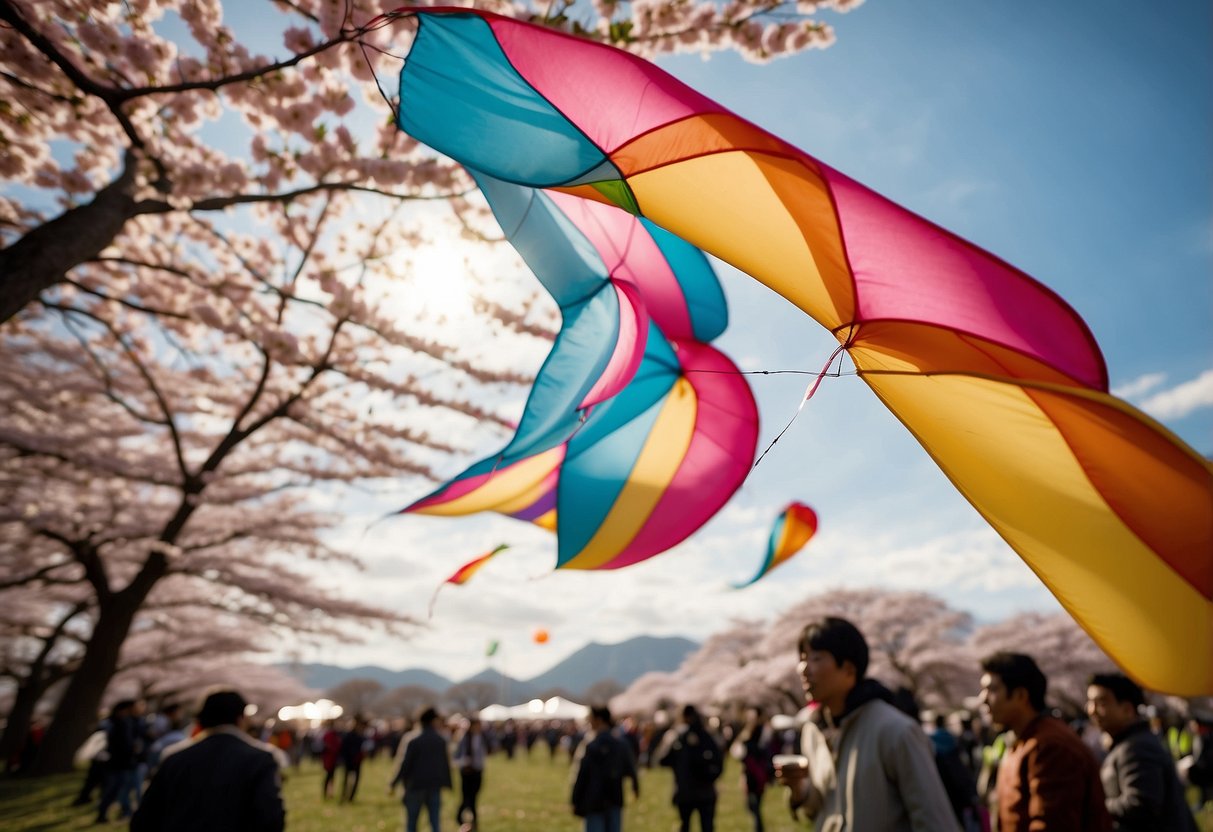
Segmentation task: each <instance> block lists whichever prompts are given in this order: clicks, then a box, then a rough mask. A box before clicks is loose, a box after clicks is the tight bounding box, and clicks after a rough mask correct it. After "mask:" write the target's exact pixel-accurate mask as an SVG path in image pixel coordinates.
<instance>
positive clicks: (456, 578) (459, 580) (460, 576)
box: [429, 543, 510, 655]
mask: <svg viewBox="0 0 1213 832" xmlns="http://www.w3.org/2000/svg"><path fill="white" fill-rule="evenodd" d="M508 548H510V547H509V544H508V543H502V544H500V545H499V546H497V548H495V549H493V551H491V552H489V553H487V554H484V555H481V556H480V557H478V558H473V559H472V560H469V561H468V562H467V563H465V564H464V565H463V566H461V567H459V568H458V569H456V570H455V572H454V574H452V575H451V576H450V577H449V578H447V579H446V580H445V581H443V582H442V583H440V584H438V586H437V587H436V588H435V589H434V594H433V595H431V596H430V608H429V609H430V612H429V615H430V618H433V617H434V601H436V600H438V593H439V591H441V589H442V588H443V587H444V586H446V585H447V584H454V585H455V586H463V585H464V584H466V583H467V582H468V581H470V580H471V579H472V576H473V575H475V574H476V573H477V572H479V571H480V567H482V566H484V565H485V564H486V563H488V562H489V560H490V559H492V558H493V557H494V556H496V554H497V553H498V552H501V551H503V550H505V549H508ZM490 655H492V654H490Z"/></svg>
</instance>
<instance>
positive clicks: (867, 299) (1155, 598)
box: [389, 8, 1213, 696]
mask: <svg viewBox="0 0 1213 832" xmlns="http://www.w3.org/2000/svg"><path fill="white" fill-rule="evenodd" d="M394 14H395V16H415V17H416V19H417V20H418V21H419V23H418V29H417V32H416V35H415V37H414V39H413V43H412V45H411V47H410V49H409V52H408V55H407V57H406V60H405V64H404V67H403V69H402V71H401V76H400V107H399V113H398V123H399V125H400V127H401V128H402V129H403V130H405V131H406V132H407V133H409V134H410V135H412V136H413V137H415V138H417V139H418V140H420V141H422V142H425V143H426V144H428V145H430V146H431V147H433V148H435V149H436V150H439V151H441V152H443V153H445V154H447V155H449V156H451V157H453V158H454V159H455V160H456V161H458V162H460V163H462V164H463V165H465V166H466V167H468V168H470V169H472V170H475V171H477V172H480V173H483V174H486V175H489V176H493V177H496V178H498V179H502V180H507V181H511V182H516V183H520V184H523V185H527V186H531V187H536V188H546V189H552V190H559V191H563V192H564V193H568V194H573V195H576V196H580V197H583V198H585V199H587V200H592V201H596V202H601V203H608V204H612V205H616V206H618V207H620V208H622V209H623V210H626V211H629V212H630V213H632V214H634V215H636V216H637V217H641V218H643V219H645V220H647V221H651V222H652V223H654V224H655V225H657V226H660V227H662V228H665V229H666V230H668V231H670V232H672V233H674V234H676V235H678V236H679V237H681V238H683V239H684V240H686V241H687V242H688V243H690V244H692V245H693V246H697V247H699V248H701V249H702V250H703V251H706V252H708V253H711V254H714V255H716V256H717V257H720V258H721V259H722V260H724V261H726V262H728V263H731V264H732V265H734V266H736V267H737V268H739V269H740V270H742V271H743V272H746V273H747V274H749V275H751V276H752V277H754V278H755V279H757V280H759V281H761V282H762V283H764V284H766V285H767V286H769V287H770V288H771V289H773V290H774V291H776V292H777V293H779V294H781V295H783V296H784V297H785V298H787V299H788V300H789V301H790V302H791V303H793V304H795V305H796V306H797V307H799V308H800V309H801V310H802V311H804V312H805V313H806V314H808V315H809V316H811V317H812V318H814V319H815V320H816V321H817V322H818V323H820V324H821V325H822V326H824V327H825V328H826V329H828V330H829V331H830V332H831V333H832V334H833V335H834V336H835V337H836V339H837V340H838V342H839V349H840V350H845V351H846V352H847V353H848V354H849V357H850V359H851V362H852V363H853V364H854V366H855V368H856V371H857V374H858V375H859V377H860V378H861V379H862V380H863V381H864V382H865V383H866V384H867V385H868V386H869V387H870V388H871V389H872V391H873V392H874V393H875V394H876V396H877V397H878V398H879V399H880V401H881V402H882V403H883V404H884V405H885V406H886V407H888V408H889V409H890V410H891V411H892V412H893V413H894V415H895V416H896V417H897V418H898V419H899V420H900V421H901V422H902V423H903V424H904V425H905V427H906V428H907V429H908V430H909V431H910V432H911V433H912V434H913V436H914V437H915V438H916V439H917V440H918V442H919V443H920V444H921V445H922V447H923V448H924V450H925V451H926V452H927V453H928V454H929V455H930V456H931V457H932V458H933V459H934V461H935V462H936V463H937V464H938V465H939V467H940V468H941V469H942V470H943V472H944V473H945V474H946V475H947V476H948V478H949V479H950V480H951V481H952V483H953V484H954V485H955V486H956V488H957V489H958V490H959V491H960V493H961V494H962V495H964V497H965V498H966V499H967V500H968V501H969V502H970V503H971V504H972V505H973V506H974V508H975V509H976V510H977V511H978V512H979V513H980V514H981V515H982V516H983V517H984V518H985V519H986V521H987V522H988V523H989V524H990V525H991V526H992V527H993V528H994V530H995V531H996V532H997V533H998V534H999V535H1000V536H1001V537H1002V538H1003V539H1004V540H1005V541H1006V542H1007V543H1008V544H1009V545H1010V546H1011V547H1012V548H1013V549H1014V550H1015V551H1016V552H1017V553H1018V554H1019V556H1020V557H1021V558H1022V559H1023V560H1024V561H1025V562H1026V563H1027V564H1028V566H1029V567H1030V568H1031V569H1032V570H1033V571H1034V572H1036V574H1037V575H1038V576H1039V577H1040V579H1041V580H1042V581H1043V582H1044V584H1045V585H1046V586H1047V587H1048V589H1049V590H1050V591H1051V592H1052V593H1053V594H1054V596H1056V597H1057V599H1058V600H1059V601H1060V602H1061V603H1062V605H1063V606H1064V607H1065V608H1066V609H1067V610H1068V611H1069V612H1070V614H1071V615H1072V616H1073V617H1074V618H1075V620H1077V621H1078V623H1079V624H1080V625H1081V626H1082V627H1083V628H1084V629H1085V630H1086V631H1087V632H1088V633H1089V634H1090V635H1091V636H1092V637H1093V638H1094V639H1095V641H1096V642H1097V643H1098V644H1099V645H1100V646H1101V647H1102V648H1103V649H1104V650H1105V651H1106V652H1107V653H1108V654H1109V655H1110V656H1112V657H1113V658H1114V659H1115V660H1116V661H1118V662H1119V663H1120V664H1121V666H1122V667H1123V668H1124V669H1125V670H1126V671H1128V672H1129V673H1130V674H1131V675H1132V676H1134V677H1135V678H1136V679H1137V680H1138V681H1139V682H1140V683H1142V684H1143V685H1145V686H1146V687H1149V688H1152V689H1154V690H1158V691H1164V692H1168V693H1173V694H1177V695H1189V696H1194V695H1203V694H1208V693H1213V466H1211V465H1210V463H1209V462H1208V461H1207V460H1205V459H1203V458H1202V457H1201V456H1200V455H1199V454H1198V453H1196V452H1195V451H1194V450H1193V449H1191V448H1190V447H1188V446H1187V445H1186V444H1185V443H1184V442H1183V441H1182V440H1180V439H1179V438H1178V437H1176V436H1175V435H1174V434H1172V433H1171V432H1170V431H1168V430H1167V429H1166V428H1165V427H1164V426H1162V425H1161V424H1159V423H1157V422H1156V421H1154V420H1152V419H1151V418H1150V417H1148V416H1146V415H1145V414H1143V413H1141V412H1139V411H1137V410H1136V409H1134V408H1133V407H1131V406H1129V405H1128V404H1126V403H1124V402H1122V401H1120V400H1119V399H1117V398H1115V397H1114V396H1112V395H1110V394H1109V392H1108V377H1107V370H1106V368H1105V365H1104V359H1103V356H1102V354H1101V353H1100V351H1099V348H1098V346H1097V344H1096V343H1095V339H1094V337H1093V336H1092V334H1091V332H1090V330H1089V329H1088V327H1087V325H1086V324H1085V322H1084V321H1083V320H1082V319H1081V318H1080V317H1079V316H1078V314H1077V313H1076V312H1075V311H1074V310H1073V309H1071V308H1070V307H1069V306H1068V305H1067V304H1066V303H1065V302H1064V301H1062V300H1061V298H1059V297H1058V296H1057V295H1056V294H1055V293H1053V292H1052V291H1051V290H1050V289H1048V288H1047V287H1045V286H1044V285H1043V284H1041V283H1039V282H1037V281H1036V280H1034V279H1033V278H1031V277H1030V276H1028V275H1027V274H1025V273H1023V272H1021V271H1019V270H1018V269H1016V268H1014V267H1013V266H1011V265H1009V264H1007V263H1005V262H1004V261H1002V260H1000V259H998V258H997V257H995V256H994V255H992V254H990V253H988V252H986V251H984V250H982V249H980V248H978V247H977V246H975V245H973V244H972V243H969V242H968V241H966V240H963V239H961V238H960V237H958V236H956V235H954V234H952V233H950V232H948V231H946V230H944V229H942V228H940V227H939V226H936V225H934V224H933V223H931V222H930V221H928V220H925V219H923V218H922V217H919V216H918V215H916V214H913V213H912V212H910V211H908V210H906V209H904V208H902V207H901V206H899V205H896V204H895V203H893V202H891V201H889V200H888V199H885V198H884V197H882V196H880V195H878V194H876V193H875V192H873V191H871V190H869V189H868V188H866V187H864V186H863V185H861V184H859V183H858V182H856V181H854V180H852V179H850V178H849V177H847V176H845V175H843V174H842V173H840V172H838V171H836V170H834V169H833V168H830V167H829V166H828V165H826V164H824V163H822V162H820V161H818V160H817V159H815V158H813V157H811V156H809V155H808V154H806V153H804V152H802V151H800V150H798V149H797V148H795V147H793V146H791V145H790V144H788V143H786V142H784V141H782V140H781V139H779V138H777V137H775V136H773V135H771V134H770V133H767V132H766V131H764V130H762V129H761V128H759V127H757V126H755V125H753V124H751V123H750V122H748V121H746V120H744V119H742V118H740V117H738V116H736V115H735V114H733V113H731V112H730V111H728V110H727V109H725V108H724V107H722V106H720V105H719V104H717V103H715V102H714V101H712V100H711V99H709V98H707V97H705V96H704V95H702V94H700V93H698V92H696V91H694V90H692V89H691V88H690V87H688V86H686V85H685V84H683V83H681V82H680V81H677V80H676V79H674V78H672V77H671V76H669V75H668V74H667V73H665V72H663V71H662V70H660V69H658V68H657V67H655V66H653V65H652V64H649V63H648V62H647V61H644V60H643V59H640V58H637V57H636V56H633V55H630V54H628V53H625V52H622V51H620V50H618V49H615V48H613V47H609V46H604V45H602V44H596V43H591V42H589V41H585V40H582V39H579V38H576V37H572V36H570V35H565V34H563V33H559V32H555V31H552V30H549V29H545V28H542V27H539V26H535V25H531V24H528V23H524V22H521V21H518V20H513V19H510V18H505V17H501V16H497V15H494V14H491V13H488V12H480V11H476V10H472V9H453V8H441V9H440V8H434V9H402V10H400V11H399V12H397V13H394ZM389 17H392V15H389Z"/></svg>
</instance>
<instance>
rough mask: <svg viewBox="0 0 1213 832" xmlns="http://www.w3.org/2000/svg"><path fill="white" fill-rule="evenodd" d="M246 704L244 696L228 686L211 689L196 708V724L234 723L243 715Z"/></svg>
mask: <svg viewBox="0 0 1213 832" xmlns="http://www.w3.org/2000/svg"><path fill="white" fill-rule="evenodd" d="M247 705H248V703H247V702H245V701H244V697H243V696H241V695H240V694H239V693H237V692H236V691H234V690H231V689H230V688H228V689H223V690H215V691H211V692H210V693H209V694H207V697H206V699H204V700H203V702H202V707H201V708H199V709H198V725H199V726H201V727H202V728H214V727H215V726H217V725H235V724H236V723H237V722H239V721H240V717H242V716H244V709H245V707H246V706H247Z"/></svg>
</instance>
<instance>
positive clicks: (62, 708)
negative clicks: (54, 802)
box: [29, 555, 164, 775]
mask: <svg viewBox="0 0 1213 832" xmlns="http://www.w3.org/2000/svg"><path fill="white" fill-rule="evenodd" d="M152 558H156V559H158V560H159V561H162V560H163V556H160V555H152ZM157 565H159V564H157ZM153 571H158V572H159V574H156V575H154V577H153V576H152V575H148V574H147V572H148V570H147V568H145V569H144V570H143V572H142V573H141V574H140V576H139V578H137V579H136V580H135V581H134V582H133V583H132V584H131V585H130V586H128V587H127V588H126V589H125V590H123V591H122V592H119V593H116V594H114V595H111V596H110V597H109V598H108V599H107V600H106V601H105V602H104V603H102V604H101V606H100V608H99V609H98V615H97V623H96V626H95V627H94V628H93V633H92V635H91V636H90V637H89V640H88V646H87V647H86V648H85V651H84V655H83V656H82V657H81V659H80V664H79V666H78V667H77V668H76V671H75V673H73V674H72V676H71V680H70V681H69V682H68V684H67V689H66V690H65V691H64V692H63V698H62V699H60V700H59V704H58V706H57V707H56V708H55V717H54V720H53V721H52V722H51V724H50V727H49V728H48V729H47V731H46V735H45V736H44V737H43V738H42V746H41V748H40V749H39V751H38V756H37V758H35V760H34V764H33V766H32V767H31V769H30V772H29V773H31V774H35V775H43V774H61V773H63V772H69V771H71V770H72V767H73V765H74V763H75V756H76V751H77V749H79V748H80V746H81V745H82V744H83V743H84V741H85V740H86V739H88V736H89V734H90V733H92V731H93V729H94V728H95V727H96V725H97V719H98V717H99V715H100V710H101V698H102V697H103V696H104V695H105V689H106V688H107V687H108V686H109V682H110V679H112V678H113V676H114V673H115V672H116V671H117V669H118V654H119V652H120V651H121V649H122V643H123V642H124V641H125V640H126V636H127V634H128V633H129V632H130V629H131V624H132V623H133V622H134V620H135V613H137V612H138V611H139V608H140V607H142V606H143V602H144V600H146V598H147V595H148V593H149V592H151V588H152V586H153V585H154V584H155V582H156V581H157V580H159V578H160V577H162V576H163V574H164V567H163V566H160V567H159V569H158V570H153Z"/></svg>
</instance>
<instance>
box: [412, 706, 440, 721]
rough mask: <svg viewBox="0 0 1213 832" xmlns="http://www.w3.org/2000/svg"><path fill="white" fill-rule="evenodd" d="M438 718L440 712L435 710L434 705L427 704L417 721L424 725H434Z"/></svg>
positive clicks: (418, 715)
mask: <svg viewBox="0 0 1213 832" xmlns="http://www.w3.org/2000/svg"><path fill="white" fill-rule="evenodd" d="M437 719H438V712H437V711H436V710H434V708H433V706H428V705H427V706H426V707H425V708H423V709H422V710H421V713H419V714H417V721H418V722H420V723H421V724H422V725H433V724H434V723H435V722H436V721H437Z"/></svg>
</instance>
